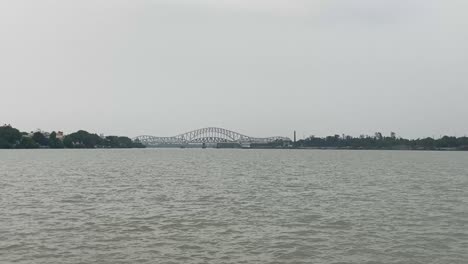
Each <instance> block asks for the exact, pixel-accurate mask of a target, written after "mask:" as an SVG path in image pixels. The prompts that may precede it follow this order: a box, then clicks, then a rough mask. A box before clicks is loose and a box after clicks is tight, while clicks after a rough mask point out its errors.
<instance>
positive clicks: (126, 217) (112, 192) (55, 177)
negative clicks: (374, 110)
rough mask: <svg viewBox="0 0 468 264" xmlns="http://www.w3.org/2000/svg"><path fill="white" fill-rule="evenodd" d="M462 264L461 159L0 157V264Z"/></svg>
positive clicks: (194, 154)
mask: <svg viewBox="0 0 468 264" xmlns="http://www.w3.org/2000/svg"><path fill="white" fill-rule="evenodd" d="M467 260H468V153H466V152H409V151H408V152H400V151H297V150H290V151H289V150H215V149H205V150H201V149H144V150H18V151H15V150H3V151H0V263H48V264H50V263H63V264H67V263H336V264H337V263H408V264H410V263H411V264H414V263H434V264H435V263H437V264H439V263H447V264H457V263H460V264H462V263H463V264H465V263H467Z"/></svg>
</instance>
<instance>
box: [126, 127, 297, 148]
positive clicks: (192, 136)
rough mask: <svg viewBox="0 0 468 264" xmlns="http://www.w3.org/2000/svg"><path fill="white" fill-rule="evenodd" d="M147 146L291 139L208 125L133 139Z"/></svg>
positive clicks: (242, 142) (267, 141)
mask: <svg viewBox="0 0 468 264" xmlns="http://www.w3.org/2000/svg"><path fill="white" fill-rule="evenodd" d="M133 140H134V141H138V142H140V143H142V144H144V145H145V146H149V147H151V146H162V145H187V144H216V143H239V144H252V143H271V142H275V141H278V140H283V141H291V139H290V138H287V137H266V138H257V137H250V136H246V135H243V134H240V133H238V132H234V131H231V130H227V129H224V128H219V127H207V128H202V129H197V130H193V131H190V132H186V133H183V134H180V135H177V136H173V137H155V136H146V135H145V136H139V137H136V138H134V139H133Z"/></svg>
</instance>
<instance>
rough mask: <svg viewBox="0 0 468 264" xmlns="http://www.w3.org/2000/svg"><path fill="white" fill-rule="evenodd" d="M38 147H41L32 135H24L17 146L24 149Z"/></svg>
mask: <svg viewBox="0 0 468 264" xmlns="http://www.w3.org/2000/svg"><path fill="white" fill-rule="evenodd" d="M38 147H39V144H38V143H36V141H34V140H33V139H32V138H30V137H23V138H22V139H21V141H20V144H19V145H18V146H17V148H23V149H34V148H38Z"/></svg>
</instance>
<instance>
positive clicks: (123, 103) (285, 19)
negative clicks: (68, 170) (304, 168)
mask: <svg viewBox="0 0 468 264" xmlns="http://www.w3.org/2000/svg"><path fill="white" fill-rule="evenodd" d="M467 10H468V1H466V0H315V1H314V0H73V1H71V0H55V1H52V0H28V1H26V0H0V123H11V124H12V125H13V126H16V127H18V128H20V129H22V130H26V131H27V130H33V129H36V128H42V129H44V130H64V131H65V132H73V131H75V130H77V129H80V128H82V129H86V130H89V131H93V132H97V133H105V134H121V135H128V136H137V135H141V134H150V135H156V136H171V135H175V134H178V133H182V132H185V131H188V130H192V129H196V128H202V127H206V126H219V127H224V128H228V129H233V130H236V131H239V132H242V133H244V134H247V135H251V136H274V135H284V136H291V134H292V131H293V130H297V131H298V136H299V137H302V136H308V135H318V136H323V135H328V134H335V133H338V134H342V133H346V134H351V135H359V134H372V133H373V132H375V131H381V132H383V133H385V134H388V133H390V131H395V132H397V134H398V135H401V136H405V137H419V136H439V135H441V134H450V135H457V136H461V135H464V134H468V101H467V100H468V16H467Z"/></svg>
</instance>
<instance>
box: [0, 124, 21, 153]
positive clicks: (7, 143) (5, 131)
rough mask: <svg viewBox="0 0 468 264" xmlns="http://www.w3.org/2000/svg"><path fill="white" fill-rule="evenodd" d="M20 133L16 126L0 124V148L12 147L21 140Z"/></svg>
mask: <svg viewBox="0 0 468 264" xmlns="http://www.w3.org/2000/svg"><path fill="white" fill-rule="evenodd" d="M21 138H22V135H21V133H20V131H19V130H18V129H16V128H13V127H11V126H10V125H8V126H0V148H14V147H16V145H18V144H19V143H20V141H21Z"/></svg>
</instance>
